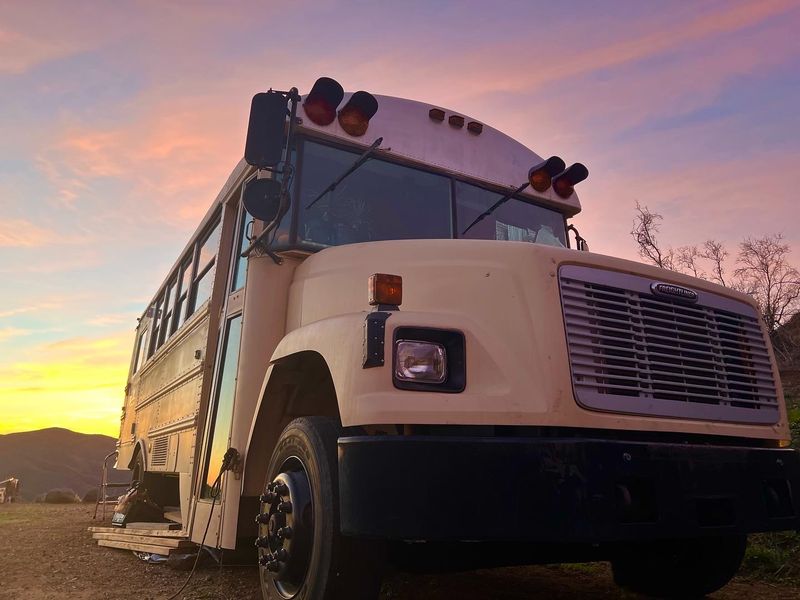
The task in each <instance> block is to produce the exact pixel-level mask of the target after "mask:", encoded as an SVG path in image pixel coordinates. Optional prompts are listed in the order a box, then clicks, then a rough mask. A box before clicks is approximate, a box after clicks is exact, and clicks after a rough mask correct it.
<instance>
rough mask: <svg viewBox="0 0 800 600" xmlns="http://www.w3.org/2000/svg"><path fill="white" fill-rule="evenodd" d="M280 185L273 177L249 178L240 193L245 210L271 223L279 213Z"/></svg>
mask: <svg viewBox="0 0 800 600" xmlns="http://www.w3.org/2000/svg"><path fill="white" fill-rule="evenodd" d="M281 187H282V186H281V182H280V181H277V180H275V179H251V180H250V181H248V182H247V183H246V184H245V186H244V192H243V193H242V202H243V203H244V208H245V210H246V211H247V212H248V213H249V214H251V215H253V216H254V217H255V218H256V219H258V220H260V221H264V222H265V223H272V222H273V221H275V220H276V219H277V218H278V215H279V214H280V210H281V200H282V198H281V196H282V189H281Z"/></svg>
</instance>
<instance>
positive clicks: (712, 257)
mask: <svg viewBox="0 0 800 600" xmlns="http://www.w3.org/2000/svg"><path fill="white" fill-rule="evenodd" d="M729 254H730V253H729V252H728V251H727V250H726V249H725V246H724V245H723V244H722V242H718V241H717V240H706V242H705V243H704V244H703V250H701V252H700V257H701V258H704V259H706V260H707V261H709V262H710V263H711V277H710V279H711V281H713V282H714V283H718V284H720V285H725V286H727V285H728V282H727V281H725V261H726V260H727V258H728V256H729Z"/></svg>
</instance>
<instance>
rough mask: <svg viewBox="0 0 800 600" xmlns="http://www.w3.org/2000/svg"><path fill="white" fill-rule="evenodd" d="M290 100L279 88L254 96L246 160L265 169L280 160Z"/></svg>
mask: <svg viewBox="0 0 800 600" xmlns="http://www.w3.org/2000/svg"><path fill="white" fill-rule="evenodd" d="M288 102H289V98H288V97H287V95H286V94H284V93H280V92H273V91H269V92H262V93H260V94H256V95H255V96H253V102H252V103H251V105H250V122H249V124H248V126H247V141H246V142H245V147H244V159H245V160H246V161H247V164H249V165H252V166H254V167H258V168H259V169H264V168H266V167H274V166H276V165H277V164H278V163H279V162H280V161H281V158H282V157H283V148H284V146H285V142H286V140H285V127H286V120H287V117H288V116H289V111H288V109H287V105H288ZM258 181H265V180H263V179H260V180H258ZM251 214H253V213H251ZM253 216H255V215H253Z"/></svg>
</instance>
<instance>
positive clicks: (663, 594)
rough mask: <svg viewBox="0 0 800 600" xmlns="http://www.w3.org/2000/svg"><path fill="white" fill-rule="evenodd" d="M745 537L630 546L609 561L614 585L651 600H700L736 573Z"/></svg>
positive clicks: (745, 542)
mask: <svg viewBox="0 0 800 600" xmlns="http://www.w3.org/2000/svg"><path fill="white" fill-rule="evenodd" d="M746 547H747V537H746V536H743V535H742V536H738V535H737V536H726V537H717V538H701V539H693V540H677V541H663V542H653V543H647V544H631V545H630V546H627V547H625V548H624V549H623V550H622V551H620V552H619V553H618V555H617V556H616V557H615V558H613V559H612V561H611V567H612V570H613V572H614V582H615V583H616V584H617V585H619V586H621V587H624V588H627V589H629V590H631V591H633V592H637V593H639V594H644V595H646V596H652V597H654V598H681V599H684V598H702V597H703V596H705V595H707V594H710V593H712V592H715V591H717V590H718V589H720V588H721V587H723V586H724V585H726V584H727V583H728V582H729V581H730V580H731V579H732V578H733V576H734V575H735V574H736V571H738V570H739V566H740V565H741V564H742V559H743V558H744V551H745V548H746Z"/></svg>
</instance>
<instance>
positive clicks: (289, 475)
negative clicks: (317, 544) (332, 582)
mask: <svg viewBox="0 0 800 600" xmlns="http://www.w3.org/2000/svg"><path fill="white" fill-rule="evenodd" d="M287 463H288V464H284V465H283V468H282V471H281V473H279V474H278V475H277V476H276V477H275V479H273V480H272V481H271V482H270V483H269V484H268V485H267V490H266V492H265V493H264V494H262V496H261V512H260V513H259V514H258V516H257V517H256V522H257V523H258V539H257V540H256V546H258V554H259V559H258V562H259V568H260V570H261V575H262V578H264V577H265V576H266V577H268V578H270V579H272V581H273V583H274V585H275V588H276V589H277V590H278V592H280V594H281V595H282V596H283V597H284V598H292V597H294V596H295V595H296V594H297V592H298V591H299V589H300V587H301V586H302V584H303V581H304V579H305V575H306V571H307V569H308V563H309V560H310V558H311V546H312V541H313V531H314V527H313V510H312V502H311V486H310V485H309V482H308V476H307V474H306V472H305V469H304V468H303V466H302V464H300V463H299V461H297V460H294V461H291V460H290V461H287ZM293 463H294V464H293Z"/></svg>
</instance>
